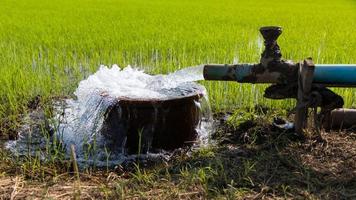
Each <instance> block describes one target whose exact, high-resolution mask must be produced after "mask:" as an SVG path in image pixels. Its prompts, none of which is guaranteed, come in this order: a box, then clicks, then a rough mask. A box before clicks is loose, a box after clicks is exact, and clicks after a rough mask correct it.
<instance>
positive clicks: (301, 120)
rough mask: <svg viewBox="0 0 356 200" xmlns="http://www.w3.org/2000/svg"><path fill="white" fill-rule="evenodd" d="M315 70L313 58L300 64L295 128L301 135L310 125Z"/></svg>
mask: <svg viewBox="0 0 356 200" xmlns="http://www.w3.org/2000/svg"><path fill="white" fill-rule="evenodd" d="M314 68H315V65H314V63H313V61H312V59H311V58H308V59H306V60H304V62H303V64H299V72H298V98H297V109H296V113H295V118H294V126H295V131H296V132H297V133H298V134H301V135H303V132H304V129H305V128H307V123H308V122H307V119H308V103H309V100H310V94H311V89H312V84H313V76H314Z"/></svg>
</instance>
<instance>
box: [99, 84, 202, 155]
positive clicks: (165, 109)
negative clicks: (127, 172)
mask: <svg viewBox="0 0 356 200" xmlns="http://www.w3.org/2000/svg"><path fill="white" fill-rule="evenodd" d="M188 85H189V86H188V87H185V88H175V89H173V90H175V91H168V92H171V93H174V95H172V96H170V97H169V98H165V99H130V98H121V99H118V101H117V103H116V104H114V105H113V106H111V108H110V109H108V111H107V112H106V117H105V121H104V126H103V129H102V134H103V135H104V136H105V137H106V138H107V139H109V140H111V141H112V142H111V143H112V144H113V145H114V147H112V148H115V147H123V148H125V149H126V150H127V151H128V152H127V153H129V154H133V153H146V152H148V151H150V150H151V149H165V150H171V149H175V148H179V147H183V146H186V145H190V144H192V143H193V142H194V141H195V140H196V139H197V134H198V133H197V126H198V124H199V121H200V120H201V112H202V111H201V110H200V106H199V102H200V101H201V99H202V97H203V96H204V94H205V88H204V87H203V86H200V85H198V84H195V83H194V84H193V83H192V84H188ZM166 92H167V91H166Z"/></svg>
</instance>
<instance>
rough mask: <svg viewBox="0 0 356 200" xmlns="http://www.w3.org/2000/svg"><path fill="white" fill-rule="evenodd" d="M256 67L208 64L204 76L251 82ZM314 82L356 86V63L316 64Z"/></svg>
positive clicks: (261, 80) (273, 79) (267, 79)
mask: <svg viewBox="0 0 356 200" xmlns="http://www.w3.org/2000/svg"><path fill="white" fill-rule="evenodd" d="M254 67H255V65H253V64H237V65H227V64H226V65H214V64H213V65H206V66H205V67H204V78H205V79H206V80H224V81H237V82H247V83H249V82H250V80H249V79H248V78H247V77H249V76H251V75H253V72H252V71H253V68H254ZM246 78H247V79H246ZM276 78H278V77H275V76H273V75H271V76H269V75H268V73H267V74H265V75H264V77H263V78H261V77H260V78H259V79H258V80H257V81H255V82H254V81H252V83H275V82H276ZM313 82H314V83H318V84H324V85H327V86H330V87H347V86H348V87H356V64H316V65H315V69H314V78H313Z"/></svg>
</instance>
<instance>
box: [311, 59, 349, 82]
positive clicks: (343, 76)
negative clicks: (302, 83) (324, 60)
mask: <svg viewBox="0 0 356 200" xmlns="http://www.w3.org/2000/svg"><path fill="white" fill-rule="evenodd" d="M313 82H314V83H320V84H327V85H330V86H334V85H335V86H356V64H316V65H315V70H314V79H313Z"/></svg>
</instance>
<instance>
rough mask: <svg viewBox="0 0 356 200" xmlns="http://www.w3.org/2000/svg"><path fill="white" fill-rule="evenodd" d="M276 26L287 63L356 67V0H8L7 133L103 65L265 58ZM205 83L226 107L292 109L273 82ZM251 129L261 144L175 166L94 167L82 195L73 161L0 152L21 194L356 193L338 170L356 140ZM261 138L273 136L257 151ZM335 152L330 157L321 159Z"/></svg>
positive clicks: (3, 72)
mask: <svg viewBox="0 0 356 200" xmlns="http://www.w3.org/2000/svg"><path fill="white" fill-rule="evenodd" d="M265 25H280V26H282V27H283V28H284V33H283V35H282V36H281V37H280V39H279V43H280V46H281V48H282V53H283V56H284V57H285V58H288V59H293V60H295V61H299V60H302V59H304V58H306V57H309V56H311V57H313V58H314V61H315V62H316V63H356V57H355V55H356V34H355V33H356V1H355V0H338V1H325V0H314V1H310V0H293V1H292V0H285V1H282V0H280V1H277V0H271V1H268V2H267V1H261V0H239V1H238V0H169V1H168V0H167V1H164V0H100V1H99V0H52V1H45V0H0V137H1V136H2V135H4V134H7V133H9V131H10V130H16V127H17V123H16V122H17V121H18V120H19V118H20V115H21V114H22V113H24V112H26V110H27V104H28V102H29V101H30V100H32V99H33V98H34V97H35V96H37V95H40V96H42V99H43V100H44V101H43V102H44V103H45V102H46V99H48V98H51V97H57V96H67V95H71V94H72V92H73V91H74V90H75V88H76V87H77V83H78V82H79V81H80V80H82V79H84V78H86V77H87V76H88V75H89V74H91V73H93V72H95V71H96V70H97V69H98V67H99V65H100V64H105V65H111V64H114V63H117V64H119V65H120V66H126V65H129V64H130V65H133V66H138V67H140V68H143V69H145V70H146V71H148V72H150V73H167V72H173V71H175V70H176V69H179V68H183V67H186V66H194V65H199V64H202V63H233V62H236V61H238V62H240V63H242V62H249V63H256V62H258V61H259V58H260V53H261V51H262V47H261V38H260V35H259V32H258V28H259V27H260V26H265ZM202 84H204V85H205V86H206V87H207V89H208V92H209V95H210V102H211V104H212V107H213V109H214V110H215V111H219V110H226V109H228V110H233V109H234V108H236V107H239V108H242V107H243V108H246V107H250V108H253V107H254V106H255V105H256V104H264V105H267V106H270V107H282V108H285V107H289V106H291V105H292V104H291V102H293V101H270V100H266V99H264V98H262V94H263V88H264V86H257V85H249V84H238V83H226V82H202ZM337 91H338V92H340V94H342V95H343V97H344V99H345V100H346V105H347V106H349V107H352V106H356V101H355V100H354V99H355V97H356V92H355V90H352V89H337ZM236 112H240V111H239V110H237V111H236ZM242 112H243V111H242ZM250 112H251V113H246V112H244V113H246V114H244V115H241V116H240V115H239V114H237V115H234V116H233V117H232V118H231V119H230V120H231V123H235V125H240V123H243V122H244V121H246V120H257V122H260V121H263V120H261V119H260V117H261V115H262V114H260V113H253V111H250ZM282 112H284V110H283V111H282ZM235 114H236V113H235ZM268 115H270V116H268V117H273V113H269V114H268ZM234 117H235V118H234ZM262 118H263V117H262ZM268 123H270V120H269V121H268ZM234 128H236V127H233V128H232V130H231V133H230V132H229V130H228V131H226V130H224V131H223V133H224V134H225V133H226V134H228V133H229V134H231V135H230V136H231V137H232V138H229V140H228V141H230V140H234V139H236V138H234V137H235V135H236V131H237V132H238V131H240V129H238V130H234ZM249 131H250V132H251V133H249V134H250V135H247V136H249V137H250V138H247V139H248V141H249V142H251V143H253V144H239V143H238V144H235V143H236V141H234V142H235V143H232V144H230V143H229V144H228V145H223V144H221V146H219V147H207V148H203V149H200V150H198V151H194V152H193V155H192V156H190V154H189V153H188V154H184V153H182V154H181V155H178V156H177V157H176V158H175V159H173V161H172V162H170V163H168V164H167V163H166V164H163V166H156V167H154V168H153V169H141V168H139V167H138V168H137V169H136V170H133V172H132V173H130V174H126V172H115V173H114V174H111V173H108V174H104V175H102V174H99V175H97V174H94V172H92V171H88V172H85V173H83V174H80V178H81V181H82V182H80V183H78V184H79V186H77V185H76V184H74V186H73V188H71V187H67V186H68V185H67V184H71V183H72V182H71V181H73V180H72V179H71V177H72V174H68V171H71V169H70V166H71V163H69V161H68V160H65V159H61V156H62V155H60V154H58V155H56V156H58V157H56V159H54V160H52V162H48V163H41V161H40V160H39V159H38V158H31V157H29V158H26V159H28V160H26V159H25V160H24V161H23V162H20V161H18V160H17V158H13V157H12V155H8V153H7V152H5V151H4V150H0V161H1V162H0V184H3V182H4V181H5V182H6V180H8V179H9V178H8V177H9V176H13V175H17V176H20V177H23V178H24V179H26V180H27V182H26V184H27V183H28V184H29V185H30V186H29V187H28V188H27V190H26V188H25V187H24V186H23V187H24V188H23V190H21V192H20V193H21V194H22V195H24V196H25V197H26V195H27V194H29V193H31V192H32V193H31V194H34V195H39V196H40V197H43V196H45V195H46V194H47V193H51V194H54V196H60V195H62V194H64V195H67V196H69V197H72V198H76V197H78V195H80V194H82V195H85V194H86V193H85V192H88V193H89V191H86V188H87V189H88V188H89V189H88V190H90V188H94V187H92V185H91V184H94V185H95V186H96V188H99V189H98V190H99V191H96V189H95V191H94V192H93V191H92V193H90V195H94V197H95V195H98V196H96V197H98V198H104V197H108V198H110V197H111V198H114V197H116V198H118V197H125V196H126V197H131V198H147V197H156V198H166V199H177V198H186V199H189V198H218V199H224V198H229V197H230V198H231V199H236V198H240V199H242V198H245V197H247V198H251V199H253V198H262V197H264V195H265V196H267V197H268V198H293V197H294V196H297V197H300V198H309V199H314V198H326V199H327V198H330V199H333V197H335V196H336V197H348V196H350V195H351V196H352V197H354V195H355V194H354V190H352V188H354V184H355V181H354V179H352V176H347V173H341V172H340V171H338V170H336V169H335V165H334V164H335V163H336V164H339V165H338V167H337V169H339V168H342V167H343V166H351V167H350V169H347V168H345V169H343V170H345V171H352V170H354V167H353V168H352V163H353V161H350V160H352V159H347V158H345V159H344V158H343V157H342V156H343V154H342V153H340V154H337V155H334V152H336V153H339V152H344V151H350V152H351V153H350V152H348V153H347V155H355V151H354V150H352V148H351V147H352V144H353V143H351V142H354V136H352V137H353V139H348V140H347V141H348V142H350V144H349V143H345V144H346V145H345V146H343V147H347V149H345V148H343V147H338V146H337V145H339V143H338V141H337V142H335V145H336V146H337V147H335V148H334V147H333V146H332V145H330V146H329V147H330V148H331V150H330V149H328V151H326V153H324V149H322V148H321V147H320V148H321V149H318V151H316V152H317V153H314V149H315V148H316V146H315V145H314V144H307V143H306V144H300V143H290V141H289V140H288V139H286V138H285V135H283V133H274V134H277V137H276V138H274V136H273V134H272V136H273V137H272V136H268V134H267V136H266V133H269V132H268V131H270V130H265V129H264V128H263V127H257V128H253V130H249ZM241 134H242V133H241ZM278 134H279V135H278ZM237 135H238V134H237ZM242 135H243V134H242ZM259 137H261V138H262V140H264V139H265V138H264V137H266V138H267V140H264V141H265V142H264V143H263V144H259V145H256V144H254V143H256V142H257V141H259V140H258V139H259ZM270 137H272V138H270ZM337 137H340V138H341V136H339V135H337ZM347 137H351V136H345V138H347ZM340 138H338V139H340ZM244 139H245V138H244ZM333 139H334V138H332V137H331V138H330V141H331V142H333V141H334V140H333ZM341 139H342V138H341ZM341 139H340V140H341ZM238 142H241V141H240V140H238ZM317 147H318V148H319V146H318V145H317ZM326 148H328V147H326ZM325 155H327V156H329V157H330V158H328V159H326V161H324V160H320V158H324V157H325ZM345 155H346V154H345ZM311 157H312V158H313V159H312V160H310V159H309V158H311ZM58 158H59V159H58ZM351 158H352V156H351ZM333 159H336V161H335V160H333ZM330 160H331V161H330ZM313 161H314V162H315V163H313ZM323 162H326V163H323ZM345 162H347V163H350V164H348V165H343V164H344V163H345ZM319 163H321V165H322V164H325V167H324V166H320V165H319ZM353 166H354V164H353ZM341 171H342V170H341ZM95 173H96V172H95ZM337 173H340V174H337ZM335 174H337V175H335ZM87 177H90V178H87ZM31 180H33V182H32V181H31ZM36 181H37V182H36ZM16 184H17V182H15V183H13V182H12V181H9V187H7V186H6V187H5V186H4V187H2V188H10V189H9V191H10V192H8V194H11V191H12V193H15V192H14V191H16V187H15V186H16ZM80 184H83V185H84V187H82V188H81V187H80ZM86 184H88V185H86ZM20 185H21V184H20ZM1 186H3V185H1ZM62 186H63V188H62ZM39 188H40V189H39ZM49 188H51V189H53V188H57V189H58V190H59V191H48V190H49ZM68 188H69V189H68ZM78 188H79V189H78ZM83 188H84V189H83ZM42 189H43V190H42ZM39 190H40V192H36V191H39ZM68 190H69V191H68ZM81 190H83V191H81ZM93 190H94V189H93ZM349 190H350V191H349ZM33 191H35V192H33ZM57 192H58V193H57ZM71 192H73V194H72V193H71ZM81 192H82V193H81ZM261 195H262V196H261ZM0 198H1V196H0ZM5 198H8V196H6V197H5Z"/></svg>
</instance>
